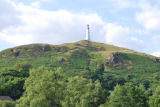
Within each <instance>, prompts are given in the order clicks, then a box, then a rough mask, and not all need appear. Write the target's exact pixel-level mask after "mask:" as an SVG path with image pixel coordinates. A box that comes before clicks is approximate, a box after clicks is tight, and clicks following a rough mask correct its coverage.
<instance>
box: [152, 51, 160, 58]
mask: <svg viewBox="0 0 160 107" xmlns="http://www.w3.org/2000/svg"><path fill="white" fill-rule="evenodd" d="M151 55H153V56H157V57H160V51H156V52H153V53H151Z"/></svg>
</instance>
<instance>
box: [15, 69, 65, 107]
mask: <svg viewBox="0 0 160 107" xmlns="http://www.w3.org/2000/svg"><path fill="white" fill-rule="evenodd" d="M63 78H64V77H63V75H62V73H61V70H60V69H57V70H56V71H50V70H49V69H47V68H45V67H39V68H37V69H32V70H31V71H30V76H29V78H27V80H26V81H25V90H26V91H25V94H24V96H23V97H21V98H20V100H19V103H20V104H19V105H18V107H50V106H58V105H60V101H61V100H62V99H63V90H64V88H65V83H64V80H63Z"/></svg>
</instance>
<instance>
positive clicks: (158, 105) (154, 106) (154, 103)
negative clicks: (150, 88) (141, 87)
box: [149, 87, 160, 107]
mask: <svg viewBox="0 0 160 107" xmlns="http://www.w3.org/2000/svg"><path fill="white" fill-rule="evenodd" d="M149 105H150V107H160V87H157V88H156V91H155V93H154V94H153V95H152V96H151V97H150V98H149Z"/></svg>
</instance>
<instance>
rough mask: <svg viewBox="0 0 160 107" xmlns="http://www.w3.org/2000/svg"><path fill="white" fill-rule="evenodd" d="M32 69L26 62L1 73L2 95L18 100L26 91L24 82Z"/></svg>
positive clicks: (0, 87)
mask: <svg viewBox="0 0 160 107" xmlns="http://www.w3.org/2000/svg"><path fill="white" fill-rule="evenodd" d="M30 68H31V65H30V64H28V63H26V62H24V63H17V64H16V65H15V67H14V68H13V69H4V70H2V71H0V77H1V78H0V85H1V86H0V95H3V96H10V97H12V98H13V99H18V98H19V97H20V96H21V95H22V93H23V91H24V90H23V85H24V81H25V78H26V77H28V76H29V69H30Z"/></svg>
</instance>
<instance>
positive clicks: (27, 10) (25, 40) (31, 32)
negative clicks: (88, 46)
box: [0, 0, 144, 50]
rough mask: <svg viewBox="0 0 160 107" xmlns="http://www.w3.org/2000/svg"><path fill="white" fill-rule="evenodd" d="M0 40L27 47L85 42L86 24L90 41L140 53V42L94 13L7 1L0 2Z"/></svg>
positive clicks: (115, 24) (125, 28)
mask: <svg viewBox="0 0 160 107" xmlns="http://www.w3.org/2000/svg"><path fill="white" fill-rule="evenodd" d="M0 5H1V6H0V22H3V23H0V26H1V28H0V29H1V30H0V40H3V41H6V42H9V43H12V44H14V45H23V44H29V43H51V44H60V43H65V42H74V41H79V40H83V39H84V38H85V29H86V24H90V25H91V40H93V41H97V42H103V43H110V44H113V45H118V46H122V47H126V48H130V49H135V50H140V49H142V48H141V47H144V42H143V41H142V40H139V39H138V38H135V37H131V36H130V34H131V33H132V31H131V29H130V28H128V27H125V26H122V25H119V24H117V23H110V22H105V21H103V20H102V18H101V17H100V16H99V15H98V14H97V13H91V14H86V13H72V12H70V11H67V10H58V11H47V10H43V9H39V8H37V7H36V4H35V5H30V6H26V5H24V4H22V3H17V4H16V3H14V2H11V1H10V0H1V1H0ZM37 6H38V5H37Z"/></svg>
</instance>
